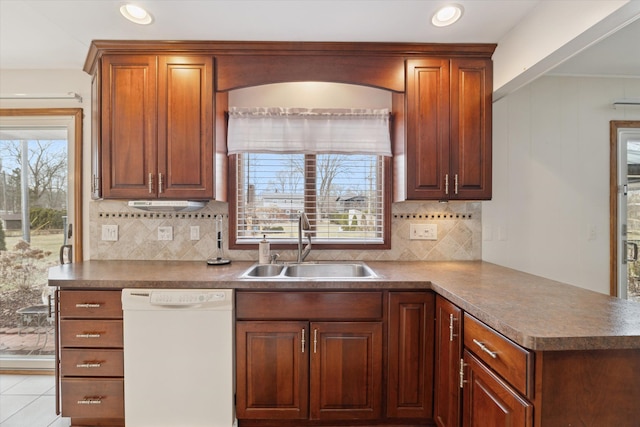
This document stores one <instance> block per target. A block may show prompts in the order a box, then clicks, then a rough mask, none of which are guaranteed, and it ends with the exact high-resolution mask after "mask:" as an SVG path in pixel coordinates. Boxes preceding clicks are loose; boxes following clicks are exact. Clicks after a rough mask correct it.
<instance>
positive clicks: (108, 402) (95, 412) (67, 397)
mask: <svg viewBox="0 0 640 427" xmlns="http://www.w3.org/2000/svg"><path fill="white" fill-rule="evenodd" d="M60 387H61V389H60V390H61V396H62V416H63V417H73V418H124V380H122V379H102V378H92V379H77V378H71V379H69V378H65V379H63V380H62V381H61V384H60Z"/></svg>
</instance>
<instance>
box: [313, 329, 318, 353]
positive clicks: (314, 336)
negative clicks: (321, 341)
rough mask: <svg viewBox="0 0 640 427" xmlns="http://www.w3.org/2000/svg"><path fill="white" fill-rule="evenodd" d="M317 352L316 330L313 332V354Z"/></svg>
mask: <svg viewBox="0 0 640 427" xmlns="http://www.w3.org/2000/svg"><path fill="white" fill-rule="evenodd" d="M317 352H318V330H317V329H314V330H313V353H314V354H315V353H317Z"/></svg>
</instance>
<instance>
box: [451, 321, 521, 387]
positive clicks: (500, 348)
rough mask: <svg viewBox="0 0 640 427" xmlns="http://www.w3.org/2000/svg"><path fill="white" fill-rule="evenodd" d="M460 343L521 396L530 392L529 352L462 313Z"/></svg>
mask: <svg viewBox="0 0 640 427" xmlns="http://www.w3.org/2000/svg"><path fill="white" fill-rule="evenodd" d="M463 325H464V346H465V347H466V348H467V349H469V351H471V352H472V353H474V354H475V355H476V356H477V357H478V358H479V359H481V360H482V361H483V362H484V363H486V364H487V366H489V367H490V368H491V369H493V370H494V371H495V372H497V373H498V374H499V375H501V376H502V377H503V378H504V379H505V380H506V381H507V382H509V383H510V384H511V385H512V386H513V387H514V388H515V389H516V390H518V391H519V392H520V393H522V394H524V395H525V396H527V397H529V398H531V397H532V396H533V381H532V378H533V354H532V353H531V352H530V351H528V350H526V349H524V348H522V347H520V346H519V345H517V344H515V343H514V342H512V341H511V340H509V339H508V338H505V337H504V336H502V335H500V334H499V333H498V332H496V331H494V330H493V329H491V328H489V327H488V326H486V325H485V324H484V323H482V322H480V321H479V320H477V319H476V318H474V317H472V316H470V315H468V314H466V313H465V315H464V322H463Z"/></svg>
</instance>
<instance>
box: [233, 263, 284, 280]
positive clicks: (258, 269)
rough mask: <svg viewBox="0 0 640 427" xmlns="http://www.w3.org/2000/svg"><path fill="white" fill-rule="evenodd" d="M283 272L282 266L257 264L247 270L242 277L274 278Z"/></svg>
mask: <svg viewBox="0 0 640 427" xmlns="http://www.w3.org/2000/svg"><path fill="white" fill-rule="evenodd" d="M282 270H284V265H282V264H258V265H254V266H252V267H251V268H250V269H248V270H247V271H246V272H245V273H244V274H243V276H246V277H274V276H278V275H279V274H280V273H282Z"/></svg>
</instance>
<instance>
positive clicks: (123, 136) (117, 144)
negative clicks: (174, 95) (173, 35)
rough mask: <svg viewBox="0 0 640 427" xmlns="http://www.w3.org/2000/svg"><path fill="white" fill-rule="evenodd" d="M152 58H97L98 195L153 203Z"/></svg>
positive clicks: (154, 100)
mask: <svg viewBox="0 0 640 427" xmlns="http://www.w3.org/2000/svg"><path fill="white" fill-rule="evenodd" d="M156 68H157V66H156V57H155V56H145V55H106V56H104V57H103V58H102V88H101V91H102V96H101V98H102V111H101V116H102V120H101V121H102V129H101V131H102V181H103V182H102V195H103V197H104V198H105V199H109V198H115V199H117V198H124V199H126V198H137V197H139V198H150V197H156V188H157V183H156V182H155V181H154V179H155V176H156V175H157V173H156V157H157V154H156V121H157V111H156V105H157V102H156Z"/></svg>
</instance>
